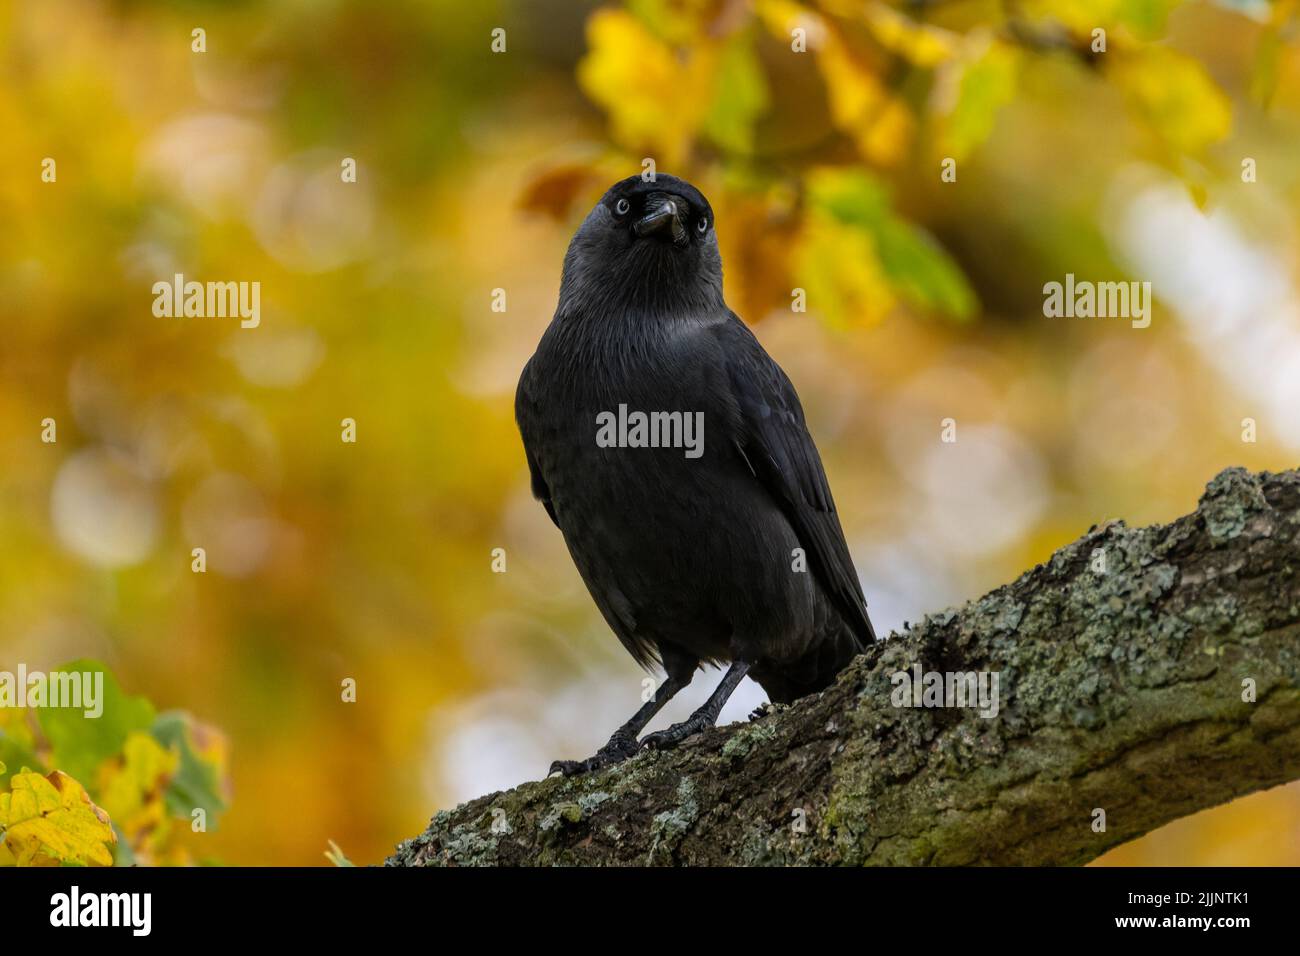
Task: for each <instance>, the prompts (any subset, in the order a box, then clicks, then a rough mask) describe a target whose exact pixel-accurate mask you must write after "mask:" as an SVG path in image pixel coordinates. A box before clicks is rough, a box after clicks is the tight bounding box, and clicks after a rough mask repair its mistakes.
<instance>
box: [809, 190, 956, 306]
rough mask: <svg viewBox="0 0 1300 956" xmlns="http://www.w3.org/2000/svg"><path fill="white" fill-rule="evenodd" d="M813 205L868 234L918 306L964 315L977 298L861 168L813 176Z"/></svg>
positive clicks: (899, 287)
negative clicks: (891, 204) (895, 210)
mask: <svg viewBox="0 0 1300 956" xmlns="http://www.w3.org/2000/svg"><path fill="white" fill-rule="evenodd" d="M809 205H810V206H811V207H812V208H813V209H814V210H820V211H822V212H825V213H828V214H829V215H831V216H832V217H834V218H835V219H836V220H838V221H839V222H841V223H843V224H845V225H848V226H853V227H855V228H858V229H861V230H863V231H864V232H866V233H868V234H869V235H870V237H871V240H872V245H873V246H874V249H875V255H876V258H877V259H878V260H879V262H880V266H881V269H882V271H883V273H884V275H885V277H886V279H887V280H888V281H889V283H890V286H891V288H892V289H893V291H894V292H895V293H896V294H897V295H898V297H899V298H900V299H901V300H902V301H904V302H905V303H907V304H908V305H910V306H912V307H913V308H917V309H926V310H932V311H935V312H938V313H940V314H943V315H945V316H947V317H949V318H953V319H958V320H966V319H969V318H970V317H971V316H972V315H973V314H974V312H975V309H976V306H977V304H978V303H977V300H976V298H975V293H974V292H973V291H971V288H970V285H969V284H968V283H967V282H966V277H965V275H964V274H963V273H962V271H961V269H959V268H958V267H957V265H956V263H954V262H953V261H952V259H951V258H950V257H949V256H948V254H947V253H946V252H945V251H944V250H943V248H942V247H941V246H940V245H939V244H938V243H937V242H935V241H934V239H933V238H931V236H930V235H929V234H928V233H926V232H924V231H922V230H921V229H918V228H917V227H916V226H914V225H912V224H911V223H909V222H907V221H906V220H904V219H901V218H899V217H898V216H896V215H895V214H894V212H893V210H892V209H891V207H890V202H889V196H888V194H887V193H886V191H885V189H884V187H883V186H882V185H881V184H880V183H879V181H877V180H876V179H874V178H873V177H871V176H870V175H869V174H868V173H866V172H864V171H861V170H824V171H821V172H819V173H816V174H814V175H813V176H812V177H810V180H809Z"/></svg>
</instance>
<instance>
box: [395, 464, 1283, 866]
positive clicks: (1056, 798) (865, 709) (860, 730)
mask: <svg viewBox="0 0 1300 956" xmlns="http://www.w3.org/2000/svg"><path fill="white" fill-rule="evenodd" d="M1298 570H1300V473H1298V472H1295V471H1290V472H1284V473H1282V474H1276V475H1273V474H1268V473H1263V474H1259V475H1250V474H1248V473H1247V472H1246V471H1245V470H1244V469H1241V468H1233V469H1229V470H1227V471H1224V472H1223V473H1222V474H1220V475H1219V476H1218V477H1216V478H1215V479H1214V480H1213V481H1212V482H1211V483H1210V485H1209V487H1208V488H1207V489H1206V492H1205V494H1204V496H1203V497H1202V498H1201V501H1200V505H1199V507H1198V508H1197V510H1196V512H1195V513H1194V514H1191V515H1186V516H1184V517H1182V518H1179V519H1178V520H1177V521H1174V522H1173V523H1172V524H1169V525H1164V526H1155V527H1150V528H1142V529H1136V530H1135V529H1130V528H1127V527H1125V526H1124V525H1123V523H1122V522H1118V523H1111V524H1106V525H1105V526H1103V527H1100V528H1094V529H1093V530H1092V531H1090V532H1089V533H1088V534H1087V535H1085V536H1083V537H1082V538H1080V539H1079V540H1078V541H1075V542H1074V543H1073V544H1070V545H1068V546H1066V547H1064V548H1062V549H1061V550H1060V551H1058V552H1057V553H1056V554H1055V555H1053V556H1052V559H1051V560H1050V561H1048V562H1047V563H1046V564H1043V565H1039V566H1038V567H1036V568H1034V569H1032V570H1031V571H1029V572H1027V573H1026V574H1024V575H1022V576H1021V577H1020V579H1019V580H1017V581H1015V582H1014V583H1012V584H1009V585H1006V586H1004V587H1001V588H998V589H997V590H996V591H993V592H992V593H990V594H988V595H986V596H985V597H983V598H980V599H979V600H977V601H973V602H971V603H968V604H967V605H965V606H964V607H963V608H961V609H960V610H955V611H954V610H949V611H945V612H943V613H941V614H935V615H931V616H929V617H927V618H926V619H925V620H924V621H922V622H921V623H920V624H919V625H917V626H915V627H913V628H911V629H910V630H907V631H905V632H904V633H902V634H895V635H892V636H891V637H890V639H889V640H888V641H882V642H881V643H879V644H877V645H876V646H874V647H872V648H871V649H870V650H869V651H868V652H867V653H865V654H863V655H862V656H861V657H859V658H858V659H857V660H856V661H855V662H854V663H853V665H852V666H851V667H850V668H848V669H847V670H846V671H845V672H844V673H843V674H842V675H841V676H840V679H839V681H838V682H837V683H836V684H835V685H834V686H832V687H831V688H829V689H828V690H826V691H824V692H823V693H821V694H818V695H814V696H812V697H809V698H805V699H804V700H801V701H798V702H797V703H796V704H794V705H793V706H791V707H789V708H780V709H778V710H777V711H776V712H774V713H770V714H768V715H767V716H764V717H762V718H760V719H758V720H756V721H752V722H749V723H744V724H733V725H731V726H729V727H723V728H717V729H714V730H711V731H709V732H707V733H705V734H702V735H700V736H698V737H696V738H694V739H692V740H691V741H688V742H687V743H686V744H685V745H683V746H682V747H681V748H680V749H678V750H676V751H671V752H667V753H646V754H642V755H641V756H639V757H637V758H635V759H633V760H631V761H629V762H627V763H624V764H622V765H619V766H616V767H613V768H610V769H608V770H605V771H602V772H600V773H595V774H591V775H588V776H583V777H577V778H573V779H567V780H566V779H562V778H558V777H555V778H550V779H547V780H542V781H539V782H536V783H528V784H524V785H522V786H520V787H518V788H516V789H514V790H510V791H507V792H505V793H496V794H491V795H488V796H485V797H480V798H478V799H476V800H473V801H471V802H469V803H466V804H463V805H462V806H460V807H457V808H456V809H455V810H452V811H443V812H440V813H438V814H437V815H436V816H435V817H434V818H433V820H432V821H431V823H430V824H429V827H428V829H427V830H426V831H425V832H424V833H423V834H421V835H420V836H418V837H416V838H415V839H413V840H407V841H406V842H404V843H402V844H401V845H400V846H398V848H397V851H396V853H395V854H394V856H393V857H391V858H390V859H389V860H388V864H389V865H462V866H464V865H476V864H479V865H481V864H487V865H493V864H505V865H511V864H520V865H546V864H554V863H559V864H691V865H700V864H744V865H780V864H827V863H832V864H851V865H860V864H947V865H953V864H957V865H960V864H979V863H988V864H1077V863H1085V862H1087V861H1088V860H1091V859H1093V858H1095V857H1097V856H1099V855H1100V854H1101V853H1103V852H1104V851H1106V850H1108V849H1110V848H1111V847H1113V846H1116V845H1118V844H1120V843H1124V842H1126V841H1128V840H1132V839H1134V838H1135V837H1138V836H1140V835H1142V834H1144V833H1146V832H1148V831H1149V830H1152V829H1154V828H1156V827H1159V826H1161V825H1162V824H1165V823H1168V822H1169V821H1171V820H1174V819H1177V818H1178V817H1181V816H1185V815H1187V814H1190V813H1194V812H1196V811H1197V810H1201V809H1204V808H1206V807H1211V806H1214V805H1216V804H1219V803H1223V802H1225V801H1227V800H1231V799H1233V798H1234V797H1239V796H1242V795H1243V794H1247V793H1251V792H1253V791H1255V790H1260V789H1263V788H1265V787H1271V786H1275V785H1277V784H1280V783H1283V782H1285V781H1288V780H1294V779H1296V778H1297V777H1300V577H1298V576H1297V571H1298ZM918 663H919V664H920V665H921V670H922V671H937V672H967V671H977V672H979V671H984V672H997V674H998V677H999V689H1000V708H999V711H998V714H997V716H996V717H993V718H984V717H981V716H980V715H979V713H978V712H977V710H975V709H969V708H967V709H959V708H953V707H945V708H911V707H896V706H895V705H894V703H893V702H892V700H891V697H892V696H893V691H894V688H895V684H894V682H893V681H891V675H892V674H895V673H896V672H899V671H908V672H910V671H911V670H912V668H913V665H914V664H918ZM1248 681H1253V687H1254V695H1255V696H1254V700H1253V701H1250V700H1249V697H1250V694H1249V693H1248V688H1249V686H1250V685H1249V683H1244V682H1248ZM1243 698H1246V699H1243ZM1098 809H1100V810H1104V811H1105V829H1104V830H1103V831H1101V832H1098V830H1097V829H1096V828H1095V827H1096V825H1097V823H1096V821H1098V820H1099V816H1098V814H1097V813H1096V811H1097V810H1098ZM494 811H500V812H497V813H494ZM494 821H495V826H494ZM801 821H803V823H804V826H803V827H802V830H803V832H800V831H801V826H800V823H801ZM506 828H508V831H507V829H506Z"/></svg>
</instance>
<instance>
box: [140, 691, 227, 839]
mask: <svg viewBox="0 0 1300 956" xmlns="http://www.w3.org/2000/svg"><path fill="white" fill-rule="evenodd" d="M153 735H154V738H155V739H156V740H157V741H158V742H159V743H161V744H162V745H163V746H164V747H167V748H169V749H172V750H175V751H178V752H179V753H180V755H181V760H180V765H179V766H178V767H177V769H176V772H175V774H174V775H173V776H172V779H171V785H170V786H169V787H168V788H167V794H166V802H167V810H168V812H169V813H171V814H172V815H173V816H177V817H184V818H185V819H189V818H190V816H191V814H192V813H193V812H194V811H195V810H196V809H198V808H202V809H203V810H205V811H206V813H207V819H208V829H209V830H215V829H216V824H217V816H218V814H220V813H221V812H222V811H224V810H225V809H226V802H225V800H223V799H222V797H221V774H222V767H221V765H220V762H219V761H218V760H217V759H214V758H211V757H205V756H203V755H202V754H201V753H200V749H201V748H199V747H198V746H197V745H196V741H195V724H194V720H193V718H192V717H190V715H189V714H186V713H182V712H180V711H168V712H166V713H164V714H159V715H158V719H157V720H156V721H154V725H153Z"/></svg>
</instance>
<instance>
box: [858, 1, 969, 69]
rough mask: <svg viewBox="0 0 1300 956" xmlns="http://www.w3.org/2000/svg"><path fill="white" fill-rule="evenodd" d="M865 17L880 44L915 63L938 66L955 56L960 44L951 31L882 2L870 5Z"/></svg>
mask: <svg viewBox="0 0 1300 956" xmlns="http://www.w3.org/2000/svg"><path fill="white" fill-rule="evenodd" d="M866 19H867V24H868V25H869V26H870V27H871V32H872V34H873V35H874V36H875V38H876V41H877V42H878V43H879V44H880V45H881V46H883V47H884V48H885V49H886V50H889V51H890V52H891V53H896V54H898V55H899V56H901V57H903V58H904V59H905V60H907V61H908V62H909V63H912V64H915V65H916V66H921V67H934V66H938V65H939V64H940V63H944V62H946V61H947V60H950V59H952V58H953V57H954V56H955V55H956V54H957V51H958V48H959V45H960V39H961V38H960V37H959V36H958V35H957V34H955V33H953V32H952V31H950V30H944V29H942V28H940V27H934V26H929V25H927V24H920V23H917V22H916V21H914V20H911V19H909V18H908V17H905V16H903V14H901V13H899V12H898V11H897V10H893V9H891V8H889V7H887V6H885V5H884V4H883V3H872V4H869V5H868V6H867V10H866Z"/></svg>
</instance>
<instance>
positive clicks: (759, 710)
mask: <svg viewBox="0 0 1300 956" xmlns="http://www.w3.org/2000/svg"><path fill="white" fill-rule="evenodd" d="M770 713H772V705H771V704H770V703H769V702H768V701H763V703H761V704H759V705H758V706H757V707H755V708H754V709H753V710H751V711H750V712H749V719H750V720H758V718H760V717H766V716H767V715H768V714H770Z"/></svg>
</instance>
